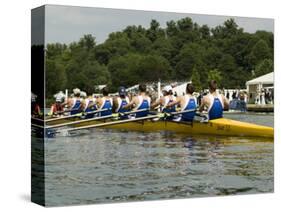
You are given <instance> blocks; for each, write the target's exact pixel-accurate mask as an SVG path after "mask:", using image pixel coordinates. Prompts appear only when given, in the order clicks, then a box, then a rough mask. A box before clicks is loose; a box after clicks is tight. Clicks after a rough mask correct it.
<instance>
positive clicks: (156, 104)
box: [151, 98, 161, 108]
mask: <svg viewBox="0 0 281 212" xmlns="http://www.w3.org/2000/svg"><path fill="white" fill-rule="evenodd" d="M160 104H161V98H160V99H157V100H156V102H154V103H153V104H152V105H151V108H155V107H157V106H158V105H160Z"/></svg>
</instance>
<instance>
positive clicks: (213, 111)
mask: <svg viewBox="0 0 281 212" xmlns="http://www.w3.org/2000/svg"><path fill="white" fill-rule="evenodd" d="M207 98H209V101H210V106H209V108H208V116H209V120H212V119H218V118H222V117H223V106H224V104H223V98H222V95H220V94H217V96H213V95H212V94H209V95H208V96H207Z"/></svg>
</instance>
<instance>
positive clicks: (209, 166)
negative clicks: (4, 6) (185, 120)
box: [45, 114, 274, 206]
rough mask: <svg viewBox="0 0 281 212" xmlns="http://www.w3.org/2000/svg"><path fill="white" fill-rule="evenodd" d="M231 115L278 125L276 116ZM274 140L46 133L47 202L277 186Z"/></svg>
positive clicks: (235, 191) (93, 131)
mask: <svg viewBox="0 0 281 212" xmlns="http://www.w3.org/2000/svg"><path fill="white" fill-rule="evenodd" d="M225 117H228V118H232V119H236V120H241V121H248V122H253V123H257V124H263V125H268V126H273V115H239V114H232V115H231V114H228V115H225ZM273 147H274V144H273V142H272V140H271V139H262V138H241V137H240V138H238V137H222V136H218V137H215V136H212V137H207V136H186V135H185V136H183V135H177V134H173V133H168V132H162V133H160V132H155V133H141V132H121V131H118V130H108V129H107V130H106V129H91V130H86V131H84V132H81V133H80V134H76V135H72V136H60V137H56V138H48V139H46V140H45V177H46V178H45V195H46V196H45V197H46V205H47V206H56V205H71V204H75V205H76V204H91V203H104V202H117V201H140V200H156V199H170V198H189V197H206V196H216V195H233V194H253V193H264V192H273V183H274V180H273V173H274V170H273V165H274V164H273V157H274V155H273V152H274V151H273V150H274V149H273Z"/></svg>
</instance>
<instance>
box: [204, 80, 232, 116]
mask: <svg viewBox="0 0 281 212" xmlns="http://www.w3.org/2000/svg"><path fill="white" fill-rule="evenodd" d="M209 91H210V93H209V94H208V95H206V96H204V97H203V99H202V102H201V105H200V107H199V111H200V112H202V111H203V110H204V109H205V108H207V112H208V119H209V120H212V119H218V118H222V117H223V110H224V109H228V107H229V102H228V100H227V99H226V98H225V96H224V95H222V94H219V93H218V92H217V82H216V81H215V80H211V81H210V82H209Z"/></svg>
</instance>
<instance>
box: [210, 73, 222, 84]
mask: <svg viewBox="0 0 281 212" xmlns="http://www.w3.org/2000/svg"><path fill="white" fill-rule="evenodd" d="M211 80H216V81H217V84H218V85H220V84H221V80H222V76H221V72H220V71H219V70H218V69H213V70H210V71H209V72H208V82H210V81H211Z"/></svg>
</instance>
